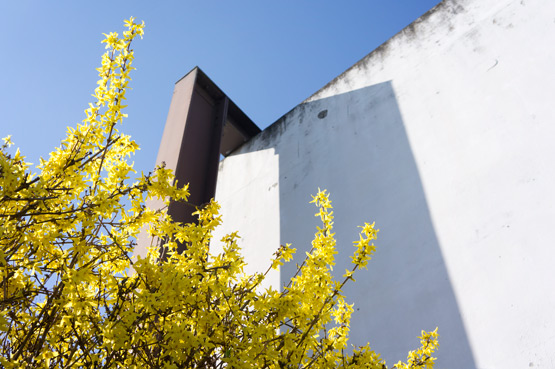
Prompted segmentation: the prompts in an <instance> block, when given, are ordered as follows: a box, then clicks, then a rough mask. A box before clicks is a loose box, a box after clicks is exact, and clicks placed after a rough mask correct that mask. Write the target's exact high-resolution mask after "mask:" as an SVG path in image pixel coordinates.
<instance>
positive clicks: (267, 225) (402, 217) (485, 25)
mask: <svg viewBox="0 0 555 369" xmlns="http://www.w3.org/2000/svg"><path fill="white" fill-rule="evenodd" d="M552 45H555V2H553V1H550V0H522V1H516V0H444V1H443V2H442V3H440V4H439V5H438V6H436V7H435V8H434V9H432V10H431V11H430V12H428V13H427V14H425V15H424V16H422V17H421V18H420V19H418V20H417V21H415V22H414V23H413V24H411V25H410V26H409V27H407V28H406V29H404V30H403V31H402V32H400V33H399V34H397V35H396V36H394V37H393V38H392V39H390V40H389V41H388V42H386V43H385V44H383V45H382V46H380V47H379V48H378V49H376V50H374V51H373V52H371V53H370V54H369V55H367V56H366V57H365V58H363V59H362V60H361V61H359V62H358V63H356V64H355V65H353V66H352V67H351V68H350V69H348V70H347V71H345V72H344V73H343V74H341V75H340V76H338V77H337V78H335V79H334V80H333V81H331V82H330V83H329V84H328V85H326V86H325V87H323V88H322V89H320V90H319V91H318V92H316V93H315V94H314V95H313V96H311V97H310V98H308V99H307V100H305V101H304V102H302V103H300V104H299V105H298V106H297V107H295V108H294V109H293V110H291V111H290V112H288V113H287V114H285V115H284V116H283V117H282V118H281V119H279V120H278V121H277V122H275V123H274V124H273V125H271V126H270V127H268V128H266V129H265V130H263V131H261V132H260V131H259V130H257V128H256V127H255V126H254V125H253V124H252V122H250V120H249V119H248V118H247V117H246V116H245V115H244V114H243V113H241V112H240V110H239V109H238V108H237V107H236V106H235V105H233V103H232V102H231V101H230V100H228V99H227V97H225V94H223V93H222V92H221V91H219V89H217V87H216V88H215V87H214V86H215V85H213V83H212V82H211V81H209V79H208V78H207V77H206V76H205V75H204V74H203V73H202V72H201V71H200V70H198V69H195V70H194V71H192V72H191V73H190V74H189V75H188V77H185V79H184V80H181V81H179V82H178V83H177V84H176V91H186V92H187V93H186V94H185V95H186V97H185V98H179V97H176V96H177V95H179V94H177V95H176V93H174V99H173V100H172V107H171V108H170V114H169V116H168V123H167V124H168V125H167V126H166V131H165V133H164V139H163V140H162V145H161V149H160V154H159V157H158V162H161V161H164V162H166V164H167V165H168V166H169V167H171V168H172V169H175V170H176V172H177V173H178V177H179V176H180V174H179V172H180V170H181V169H180V168H182V166H183V165H185V164H183V163H185V162H186V161H187V160H188V159H186V158H187V157H190V158H192V159H189V160H193V161H195V160H196V158H195V155H197V154H190V155H189V156H187V154H184V152H181V151H179V150H177V148H181V147H182V146H183V145H184V142H185V139H183V138H182V137H186V136H187V134H189V133H187V132H192V131H193V129H192V128H191V129H189V128H187V127H188V126H191V127H192V126H193V125H194V124H207V123H206V122H210V124H211V127H220V128H216V129H215V130H214V131H211V132H212V133H209V134H207V137H209V139H211V138H210V137H214V136H216V137H217V140H216V142H213V143H211V144H208V146H210V147H212V149H211V150H213V151H214V152H216V154H211V155H212V156H211V159H207V160H208V161H209V162H210V163H212V164H210V165H211V168H217V169H212V171H213V172H212V174H205V176H207V178H208V177H210V178H212V179H211V180H212V181H213V182H214V183H215V197H216V199H217V200H218V201H219V202H220V204H221V205H222V215H223V223H224V225H223V227H222V228H221V229H220V230H219V232H221V234H224V233H226V232H230V231H235V230H238V231H239V234H240V236H241V242H242V247H243V249H244V254H245V258H246V260H247V262H248V263H249V268H250V269H249V270H247V271H261V270H265V269H266V268H267V265H268V262H269V260H270V258H271V255H272V254H273V252H274V251H275V250H276V248H277V247H278V246H279V245H280V244H285V243H292V244H293V247H295V248H297V250H298V251H297V255H298V256H297V257H298V258H301V257H302V256H303V255H304V254H305V251H307V250H308V249H309V248H310V241H311V239H312V236H313V234H314V231H315V227H316V225H317V219H316V218H315V217H314V213H315V208H314V207H313V206H311V205H310V204H309V203H308V202H309V201H310V195H311V194H315V193H316V191H317V190H318V188H319V187H320V188H322V189H323V188H325V189H327V190H328V191H329V192H330V193H331V198H332V201H333V204H334V215H335V230H336V235H337V239H338V251H339V253H338V255H337V265H336V267H335V268H334V270H337V273H338V276H340V275H341V274H342V272H343V271H344V270H345V269H346V268H348V267H349V264H350V259H349V256H351V255H352V252H353V251H354V248H353V247H352V241H354V240H355V239H356V237H357V233H358V231H357V226H358V225H361V224H363V223H364V222H368V221H370V222H372V221H375V222H376V225H377V227H378V228H380V232H379V235H378V240H377V242H376V245H377V252H376V253H375V256H374V258H373V260H372V261H371V262H370V263H369V267H368V271H362V272H361V273H359V275H358V278H357V281H356V283H354V284H351V285H349V286H348V287H347V289H346V291H345V292H346V296H347V300H348V301H350V302H354V304H355V305H354V309H355V311H354V313H353V316H352V322H353V324H352V332H351V342H352V343H353V344H357V345H363V344H365V343H366V342H367V341H368V340H370V345H371V347H372V348H374V349H375V350H376V351H377V352H380V353H382V355H383V357H384V358H385V359H386V360H387V361H388V363H390V364H391V363H393V361H396V360H398V359H404V357H405V356H406V353H407V351H408V350H409V349H411V348H414V347H417V345H418V340H417V338H416V337H417V336H418V335H419V334H420V330H422V329H425V330H433V329H435V327H439V332H440V350H439V353H438V356H439V360H438V368H451V369H465V368H481V369H493V368H523V367H545V368H553V367H555V292H554V290H555V289H554V285H555V268H554V267H553V264H554V262H555V196H554V189H555V144H554V142H555V107H554V106H555V103H554V100H555V72H554V70H555V69H554V66H555V48H554V47H553V46H552ZM199 76H200V77H199ZM187 78H189V80H187ZM199 81H200V82H199ZM197 85H198V86H197ZM191 86H193V87H191ZM209 90H212V91H209ZM194 91H203V92H199V93H198V94H200V95H203V94H204V95H206V96H204V95H203V98H204V100H206V101H212V102H211V103H210V104H211V105H210V104H209V105H210V108H208V110H207V111H210V112H211V113H207V114H208V115H207V116H208V118H202V119H200V120H198V122H200V123H198V122H197V123H190V122H192V118H191V114H193V113H191V111H193V110H194V109H195V108H194V106H196V105H195V104H193V103H192V102H191V101H192V98H191V96H193V95H194V94H195V93H196V92H194ZM208 95H209V96H208ZM187 96H188V97H187ZM207 96H208V97H207ZM180 99H181V100H180ZM187 99H188V100H187ZM222 99H223V100H222ZM204 100H203V101H204ZM187 101H189V102H187ZM222 101H227V102H222ZM172 109H173V110H172ZM176 109H178V110H179V109H182V112H183V114H182V115H181V117H178V116H179V114H177V113H175V110H176ZM172 112H173V113H172ZM172 114H173V115H172ZM176 114H177V115H176ZM172 116H173V117H176V116H177V117H178V118H172ZM176 119H177V121H179V122H182V124H181V123H179V124H181V125H179V124H178V125H177V128H176V126H175V125H174V126H172V125H171V124H170V123H171V122H175V121H176ZM203 119H204V120H203ZM202 122H205V123H202ZM218 122H219V123H218ZM172 124H173V123H172ZM168 127H169V128H168ZM211 129H212V128H211ZM218 129H219V130H218ZM164 140H166V141H164ZM171 140H173V143H171V142H170V141H171ZM168 142H170V143H168ZM172 145H173V146H172ZM226 145H227V146H226ZM176 150H177V151H176ZM218 152H219V153H221V154H223V155H225V158H224V159H223V160H220V161H219V162H218V160H217V159H216V160H215V159H214V155H216V157H218ZM182 156H183V157H185V159H181V158H182ZM172 158H173V159H172ZM172 160H173V161H172ZM180 160H181V164H180V163H179V161H180ZM203 165H204V164H203ZM195 170H196V169H190V171H192V172H194V171H195ZM214 171H217V179H216V177H215V173H216V172H214ZM192 172H191V173H192ZM183 173H185V172H184V170H183ZM181 178H182V179H183V180H187V179H188V178H190V177H188V176H187V175H182V177H181ZM198 183H200V182H198ZM210 183H212V182H210ZM200 187H202V188H204V187H206V186H204V187H203V186H200ZM194 192H195V190H194V188H192V193H194ZM206 196H207V198H209V197H210V196H211V194H210V193H209V194H207V195H205V197H206ZM205 200H206V199H199V200H198V202H199V203H202V202H203V201H205ZM217 238H218V237H216V239H217ZM214 246H215V247H217V245H214ZM299 260H300V259H295V260H294V262H293V263H292V264H286V265H285V266H284V267H282V268H281V270H279V271H275V272H274V274H271V275H270V276H269V277H268V280H267V284H268V285H273V286H274V287H276V288H279V286H281V285H282V284H283V283H284V281H286V280H288V278H289V277H290V276H291V275H292V273H293V270H294V268H295V266H294V265H295V263H296V262H299Z"/></svg>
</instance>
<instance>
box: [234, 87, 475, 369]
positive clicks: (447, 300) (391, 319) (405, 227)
mask: <svg viewBox="0 0 555 369" xmlns="http://www.w3.org/2000/svg"><path fill="white" fill-rule="evenodd" d="M264 147H266V148H268V147H273V148H274V150H275V153H276V155H278V156H279V219H280V241H281V243H282V244H285V243H292V244H293V247H296V248H297V250H298V251H297V258H296V259H295V260H294V262H293V263H289V264H286V265H285V266H284V267H283V268H282V269H281V281H282V284H283V282H285V281H287V280H288V279H289V277H290V276H291V275H292V274H293V273H294V270H295V263H298V262H300V260H301V258H302V256H303V255H304V254H305V251H308V249H309V248H310V242H311V240H312V237H313V234H314V231H315V226H316V225H317V224H318V222H317V219H316V218H315V217H314V213H315V208H314V207H313V206H312V205H309V204H308V202H309V200H310V196H309V194H315V192H316V191H317V189H318V187H320V188H325V189H327V190H329V192H330V193H331V198H332V201H333V204H334V215H335V230H336V236H337V240H338V251H339V253H338V255H337V258H336V260H337V265H336V266H335V268H334V271H335V272H336V274H337V277H338V278H339V277H340V276H341V275H342V274H343V272H344V271H345V269H346V268H349V267H350V256H351V255H352V252H353V250H354V248H353V247H352V241H354V240H356V239H357V238H358V236H357V234H358V228H357V226H358V225H361V224H363V223H364V222H368V221H376V225H377V227H378V228H380V229H381V230H380V232H379V236H378V241H377V242H376V245H377V247H378V249H377V252H376V254H375V256H374V258H373V260H372V261H371V262H370V263H369V270H368V271H366V270H363V271H362V272H360V273H359V274H358V277H357V278H356V279H357V281H356V283H354V284H350V285H348V286H347V287H346V289H345V294H346V298H347V301H349V302H354V303H355V306H354V309H355V312H354V314H353V316H352V322H353V326H352V331H351V343H352V344H356V345H364V344H365V343H366V342H367V341H368V340H370V345H371V347H372V348H373V349H375V350H376V351H377V352H379V353H381V354H382V357H384V358H385V359H386V360H387V362H388V363H389V364H390V365H392V364H393V363H395V362H396V361H397V360H399V359H403V360H404V359H405V358H406V354H407V352H408V351H409V350H411V349H415V348H417V347H418V346H419V342H418V339H417V336H419V335H420V332H421V330H422V329H425V330H433V329H435V327H439V332H440V350H439V352H438V356H439V359H438V361H437V367H438V368H441V367H449V368H451V369H463V368H464V369H468V368H475V367H476V365H475V360H474V357H473V354H472V350H471V347H470V344H469V340H468V337H467V333H466V331H465V327H464V324H463V321H462V318H461V312H460V309H459V307H458V304H457V300H456V297H455V293H454V291H453V288H452V285H451V283H450V280H449V274H448V271H447V269H446V265H445V263H444V260H443V257H442V252H441V247H440V245H439V242H438V239H437V236H436V233H435V231H434V226H433V223H432V219H431V217H430V213H429V209H428V205H427V201H426V196H425V193H424V189H423V186H422V182H421V179H420V176H419V172H418V169H417V165H416V162H415V159H414V157H413V154H412V151H411V147H410V143H409V141H408V137H407V134H406V131H405V128H404V124H403V120H402V117H401V113H400V111H399V107H398V104H397V100H396V97H395V93H394V90H393V87H392V84H391V83H390V82H384V83H381V84H377V85H373V86H369V87H365V88H362V89H359V90H354V91H351V92H348V93H343V94H338V95H335V96H332V97H328V98H323V99H319V100H316V101H312V102H308V103H303V104H301V105H299V106H298V107H296V108H295V109H293V110H292V111H291V112H289V113H288V114H286V115H285V116H284V117H283V118H282V119H280V120H279V121H277V122H276V123H274V124H273V125H272V126H270V127H268V128H267V129H266V130H264V131H263V132H262V133H261V134H260V135H259V136H257V137H255V138H254V139H253V140H252V141H251V142H250V144H249V143H248V144H247V145H246V146H244V147H243V148H242V149H241V150H240V151H241V152H242V153H247V152H249V151H250V150H257V149H262V148H264Z"/></svg>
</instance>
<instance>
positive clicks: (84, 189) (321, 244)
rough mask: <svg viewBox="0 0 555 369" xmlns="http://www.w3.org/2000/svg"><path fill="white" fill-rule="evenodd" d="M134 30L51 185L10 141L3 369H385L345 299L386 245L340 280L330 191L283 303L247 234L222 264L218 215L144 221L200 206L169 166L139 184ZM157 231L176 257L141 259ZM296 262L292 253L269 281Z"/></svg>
mask: <svg viewBox="0 0 555 369" xmlns="http://www.w3.org/2000/svg"><path fill="white" fill-rule="evenodd" d="M125 27H126V31H125V32H123V36H122V37H120V36H119V35H118V34H116V33H110V34H108V35H105V36H106V38H105V40H104V41H103V42H104V43H106V48H107V52H106V53H105V54H104V56H103V57H102V66H101V67H100V68H99V69H98V71H99V77H100V80H99V81H98V86H97V87H96V89H95V91H94V95H93V96H94V99H95V102H94V103H92V104H90V105H89V107H88V108H87V109H86V110H85V114H86V118H85V120H84V121H83V122H82V124H80V125H78V126H77V127H76V128H68V132H67V138H66V139H65V140H64V141H62V144H61V146H60V147H59V148H57V149H56V150H55V151H54V152H52V153H51V154H50V157H49V158H48V159H47V160H44V159H41V162H40V165H39V166H38V173H35V174H33V173H32V172H31V170H30V165H29V164H28V163H26V162H25V158H24V157H23V156H22V155H21V153H20V152H19V150H17V151H16V152H15V153H14V154H13V155H12V154H10V153H9V151H10V149H9V147H10V145H11V144H12V142H11V139H10V137H7V138H5V139H4V144H3V146H1V147H0V219H1V222H2V226H1V227H0V366H2V367H4V368H73V367H91V368H118V367H125V368H145V367H150V368H224V367H228V368H284V367H288V368H289V367H291V368H309V367H315V368H336V367H344V368H380V369H383V368H384V367H385V362H384V361H383V360H382V359H381V358H380V356H379V355H378V354H376V353H375V352H373V351H372V350H371V349H370V348H369V346H365V347H358V348H354V349H353V351H352V353H348V350H346V349H348V334H349V324H350V316H351V313H352V311H353V307H352V305H349V304H347V303H346V301H345V299H344V297H343V295H342V293H341V289H342V287H343V286H344V285H345V283H347V282H348V281H349V280H352V279H353V274H354V273H355V271H356V270H357V269H358V268H360V267H366V266H367V262H368V260H369V259H370V257H371V255H372V252H373V251H374V245H373V244H372V243H371V242H372V240H374V239H375V238H376V234H377V232H378V230H377V229H375V228H374V224H365V225H364V226H363V227H362V231H361V233H360V236H359V241H356V242H355V251H354V256H353V267H352V269H351V270H348V271H347V272H346V274H345V275H344V277H343V278H344V279H343V280H341V281H336V280H335V279H334V278H333V276H332V273H331V271H332V268H333V265H334V255H335V254H336V249H335V242H336V241H335V238H334V233H333V211H332V206H331V202H330V200H329V196H328V194H327V192H326V191H319V192H318V194H317V195H316V196H315V197H314V199H313V202H314V203H315V204H316V205H317V207H318V209H319V212H318V213H317V214H316V215H317V216H319V217H320V219H321V221H322V227H320V228H318V230H317V232H316V234H315V236H314V240H313V242H312V249H311V250H310V251H309V252H308V253H307V254H306V259H305V261H304V263H303V264H302V265H300V266H299V268H298V270H297V273H296V274H295V276H294V277H293V278H292V279H291V281H290V282H289V284H288V285H287V286H285V287H284V289H283V290H281V291H277V290H275V289H272V288H269V289H266V290H262V289H261V287H260V286H261V282H262V281H263V280H264V278H265V276H266V274H263V273H258V274H254V275H247V274H245V273H244V272H243V269H244V266H245V262H244V260H243V257H242V256H241V250H240V248H239V245H238V239H239V237H238V235H237V233H232V234H229V235H227V236H225V237H224V238H223V239H222V240H221V242H222V244H223V245H224V247H223V251H222V252H221V253H220V254H213V253H211V251H210V245H211V243H213V242H215V240H213V239H212V234H213V231H214V230H215V229H216V227H217V226H218V225H219V224H220V222H221V218H220V216H219V206H218V204H217V203H216V202H215V201H212V202H210V203H209V204H208V205H206V206H205V207H203V208H201V209H198V210H197V212H196V213H195V214H196V215H197V216H198V221H197V222H196V223H191V224H181V223H177V222H173V221H172V219H171V217H170V216H169V215H168V214H167V211H166V209H167V207H166V208H164V209H149V208H148V207H147V206H145V200H147V199H149V198H152V197H155V198H160V199H163V200H164V201H165V203H166V205H168V204H169V202H170V201H186V200H187V197H188V195H189V193H188V189H187V186H178V185H177V183H176V182H175V180H174V177H173V174H172V172H171V171H169V170H167V169H166V168H162V167H161V168H157V169H156V170H155V171H154V172H153V173H150V174H148V175H141V176H140V177H139V178H138V179H137V180H136V181H135V182H132V183H131V182H130V177H131V175H132V174H134V173H135V172H134V170H133V167H132V164H131V163H129V162H128V161H127V160H128V158H129V157H130V156H131V155H132V154H133V152H134V151H135V150H137V149H138V146H137V144H136V143H135V142H134V141H132V140H131V138H130V137H129V136H126V135H124V134H121V133H120V132H119V131H118V129H117V128H116V125H117V123H119V122H121V121H122V119H123V118H124V117H125V114H124V113H123V109H124V107H125V105H123V102H124V100H125V91H126V89H127V88H128V87H127V86H128V82H129V81H130V78H129V72H130V71H131V70H132V69H133V68H132V67H131V64H132V61H133V49H132V48H131V43H132V41H133V39H134V38H136V37H137V36H142V34H143V27H144V26H143V24H139V23H136V22H135V21H134V19H133V18H131V19H130V20H128V21H125ZM125 204H127V205H125ZM145 227H146V228H148V229H149V232H150V235H151V236H152V237H153V239H157V240H161V241H162V244H163V245H162V247H160V246H157V247H152V248H151V249H150V250H149V253H148V255H147V256H146V257H145V258H139V259H137V260H134V259H132V258H131V254H132V252H133V249H134V247H135V241H134V240H135V239H136V238H137V235H138V234H139V232H140V230H141V229H142V228H145ZM178 244H181V245H185V247H184V251H183V252H181V253H178V252H177V245H178ZM268 247H270V246H268ZM294 252H295V249H293V248H291V246H290V245H285V246H281V247H280V248H278V251H277V252H276V254H275V258H274V260H273V261H272V262H271V265H270V268H271V267H274V268H277V267H279V265H282V264H283V262H287V261H289V260H291V258H292V255H293V254H294ZM270 268H269V269H268V270H270ZM266 273H267V272H266ZM421 343H422V347H421V348H420V349H418V350H416V351H412V352H411V353H410V354H409V358H408V362H407V364H402V363H399V364H397V365H396V366H395V367H397V368H430V367H432V365H433V362H434V359H433V358H432V357H431V355H432V353H433V351H434V350H435V349H436V348H437V330H436V331H434V332H430V333H426V332H424V333H423V335H422V337H421Z"/></svg>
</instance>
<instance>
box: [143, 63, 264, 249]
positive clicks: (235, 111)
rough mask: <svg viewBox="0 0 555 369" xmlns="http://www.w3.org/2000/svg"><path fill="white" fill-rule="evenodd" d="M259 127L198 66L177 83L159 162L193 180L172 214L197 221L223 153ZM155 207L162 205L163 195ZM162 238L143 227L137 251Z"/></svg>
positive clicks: (181, 182)
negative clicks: (197, 210) (186, 193)
mask: <svg viewBox="0 0 555 369" xmlns="http://www.w3.org/2000/svg"><path fill="white" fill-rule="evenodd" d="M259 132H260V129H259V128H258V127H257V126H256V125H255V124H254V123H253V122H252V121H251V120H250V119H249V118H248V117H247V116H246V115H245V114H244V113H243V112H242V111H241V110H240V109H239V108H238V107H237V106H236V105H235V104H233V102H232V101H231V100H229V99H228V97H227V96H226V95H225V94H224V93H223V92H222V91H221V90H220V89H219V88H218V87H217V86H216V85H215V84H214V82H212V81H211V80H210V79H209V78H208V77H207V76H206V75H205V74H204V73H203V72H202V71H201V70H200V69H199V68H195V69H193V70H192V71H191V72H189V73H188V74H187V75H186V76H185V77H183V78H181V79H180V80H179V81H178V82H177V83H176V84H175V87H174V91H173V96H172V100H171V104H170V110H169V112H168V118H167V120H166V126H165V128H164V133H163V135H162V141H161V142H160V148H159V149H158V157H157V159H156V165H162V164H163V165H165V167H166V168H168V169H171V170H173V172H174V173H175V178H176V180H177V182H178V185H185V184H187V183H188V184H189V192H190V197H189V201H188V204H185V203H179V202H172V203H170V206H169V209H168V214H170V215H171V216H172V218H173V219H174V220H175V221H177V222H184V223H189V222H195V221H196V217H194V216H193V215H192V213H194V212H195V211H196V208H197V207H202V206H203V205H204V204H206V203H207V202H209V201H210V199H212V198H213V197H214V196H215V194H216V184H217V179H218V165H219V161H220V155H221V154H223V155H227V154H229V153H231V152H232V151H233V150H235V149H236V148H237V147H239V146H240V145H242V144H243V143H244V142H246V141H247V140H248V139H249V138H251V137H253V136H254V135H256V134H257V133H259ZM147 205H148V206H149V207H150V208H153V209H160V208H162V207H163V206H164V202H163V201H162V200H152V201H149V203H148V204H147ZM153 242H154V244H156V245H160V243H161V242H160V240H153V239H151V238H150V237H148V234H147V233H146V230H143V231H142V232H141V235H140V236H139V239H138V245H137V248H136V250H135V254H138V255H145V254H146V248H147V247H149V246H151V245H153Z"/></svg>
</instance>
